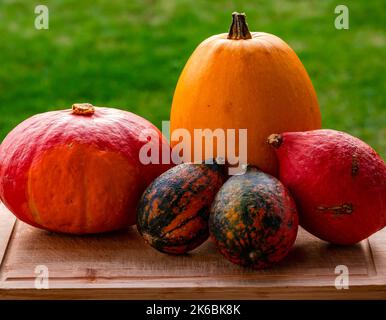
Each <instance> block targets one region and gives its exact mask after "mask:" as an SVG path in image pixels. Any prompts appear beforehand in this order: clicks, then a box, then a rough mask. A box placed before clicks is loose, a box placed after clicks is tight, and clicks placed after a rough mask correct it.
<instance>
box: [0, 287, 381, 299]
mask: <svg viewBox="0 0 386 320" xmlns="http://www.w3.org/2000/svg"><path fill="white" fill-rule="evenodd" d="M13 299H52V300H62V299H74V300H76V299H107V300H108V299H117V300H166V299H180V300H189V299H197V300H208V299H214V300H220V299H221V300H272V299H275V300H280V299H289V300H296V299H302V300H314V299H338V300H339V299H343V300H344V299H350V300H351V299H354V300H355V299H361V300H366V299H378V300H386V286H385V285H366V286H352V287H350V288H349V289H347V290H344V289H342V290H337V289H336V288H335V287H332V286H325V287H319V286H308V287H304V286H299V287H284V288H283V287H266V288H249V290H245V289H240V288H231V287H229V288H218V287H207V288H199V287H198V288H146V289H144V288H141V289H140V290H138V288H115V289H112V288H93V289H90V288H87V289H81V288H78V289H71V288H67V289H40V290H37V289H0V300H13Z"/></svg>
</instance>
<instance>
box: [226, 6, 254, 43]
mask: <svg viewBox="0 0 386 320" xmlns="http://www.w3.org/2000/svg"><path fill="white" fill-rule="evenodd" d="M232 19H233V20H232V25H231V27H230V29H229V33H228V39H232V40H247V39H252V35H251V33H250V32H249V30H248V25H247V21H246V20H245V13H238V12H233V13H232Z"/></svg>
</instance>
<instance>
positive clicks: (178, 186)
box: [137, 163, 226, 254]
mask: <svg viewBox="0 0 386 320" xmlns="http://www.w3.org/2000/svg"><path fill="white" fill-rule="evenodd" d="M225 180H226V175H225V171H224V168H223V167H222V166H220V165H218V164H192V163H188V164H180V165H178V166H175V167H173V168H172V169H170V170H168V171H166V172H165V173H163V174H162V175H161V176H159V177H158V178H157V179H155V180H154V181H153V183H152V184H150V186H149V187H148V188H147V189H146V191H145V192H144V194H143V195H142V198H141V200H140V202H139V205H138V210H137V228H138V231H139V232H140V234H141V235H142V236H143V238H144V239H145V241H146V242H147V243H149V244H150V245H151V246H153V247H154V248H156V249H157V250H159V251H161V252H165V253H172V254H182V253H185V252H188V251H190V250H193V249H194V248H196V247H198V246H199V245H200V244H202V243H203V242H204V241H205V240H206V239H207V238H208V236H209V229H208V219H209V212H210V207H211V204H212V202H213V199H214V197H215V195H216V193H217V191H218V190H219V189H220V187H221V186H222V184H223V183H224V182H225Z"/></svg>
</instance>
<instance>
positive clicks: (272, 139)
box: [267, 133, 283, 148]
mask: <svg viewBox="0 0 386 320" xmlns="http://www.w3.org/2000/svg"><path fill="white" fill-rule="evenodd" d="M267 142H268V144H269V145H271V146H272V147H274V148H279V147H280V146H281V144H282V143H283V136H282V135H281V134H278V133H274V134H271V135H270V136H269V137H268V139H267Z"/></svg>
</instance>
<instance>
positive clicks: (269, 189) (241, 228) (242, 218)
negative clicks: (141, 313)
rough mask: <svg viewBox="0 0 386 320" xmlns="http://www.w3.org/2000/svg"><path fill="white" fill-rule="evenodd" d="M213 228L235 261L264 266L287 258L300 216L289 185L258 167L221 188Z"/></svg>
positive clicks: (226, 253) (211, 221)
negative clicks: (288, 188) (288, 187)
mask: <svg viewBox="0 0 386 320" xmlns="http://www.w3.org/2000/svg"><path fill="white" fill-rule="evenodd" d="M209 228H210V233H211V236H212V238H213V239H214V241H215V243H216V245H217V247H218V249H219V251H220V253H221V254H222V255H224V256H225V257H226V258H227V259H228V260H230V261H231V262H233V263H235V264H239V265H242V266H245V267H251V268H254V269H262V268H266V267H269V266H271V265H272V264H273V263H276V262H279V261H280V260H281V259H283V258H284V257H285V256H286V255H287V253H288V252H289V250H290V249H291V247H292V245H293V243H294V241H295V239H296V235H297V230H298V216H297V212H296V206H295V203H294V201H293V199H292V197H291V196H290V194H289V193H288V191H287V189H286V188H285V187H284V186H283V185H282V184H281V182H280V181H279V180H277V179H276V178H274V177H272V176H270V175H267V174H265V173H263V172H261V171H259V170H257V169H256V168H254V167H249V168H248V170H247V172H246V173H245V174H244V175H240V176H233V177H231V178H229V179H228V181H227V182H226V183H225V184H224V185H223V187H222V188H221V189H220V191H219V192H218V194H217V196H216V198H215V200H214V202H213V206H212V210H211V214H210V219H209Z"/></svg>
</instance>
